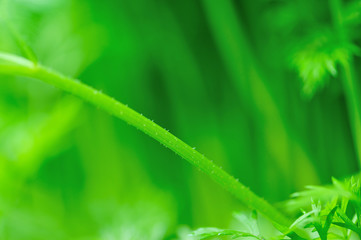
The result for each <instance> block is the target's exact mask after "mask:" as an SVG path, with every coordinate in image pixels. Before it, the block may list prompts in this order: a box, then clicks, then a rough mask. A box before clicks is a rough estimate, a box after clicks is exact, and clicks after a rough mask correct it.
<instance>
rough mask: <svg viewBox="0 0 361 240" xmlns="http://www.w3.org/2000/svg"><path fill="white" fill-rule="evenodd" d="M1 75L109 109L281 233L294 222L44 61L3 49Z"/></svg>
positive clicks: (147, 123) (139, 116) (209, 163)
mask: <svg viewBox="0 0 361 240" xmlns="http://www.w3.org/2000/svg"><path fill="white" fill-rule="evenodd" d="M0 74H6V75H20V76H25V77H31V78H35V79H38V80H41V81H43V82H46V83H48V84H51V85H53V86H55V87H57V88H59V89H62V90H64V91H66V92H69V93H71V94H73V95H75V96H77V97H80V98H81V99H83V100H85V101H87V102H89V103H91V104H93V105H95V106H97V107H99V108H100V109H102V110H104V111H105V112H107V113H109V114H111V115H114V116H116V117H117V118H119V119H121V120H123V121H125V122H127V123H128V124H129V125H131V126H134V127H136V128H137V129H139V130H140V131H142V132H144V133H146V134H147V135H149V136H150V137H152V138H154V139H155V140H157V141H158V142H160V143H161V144H163V145H164V146H165V147H167V148H170V149H171V150H172V151H174V152H175V153H176V154H178V155H179V156H181V157H182V158H184V159H185V160H187V161H188V162H189V163H191V164H192V165H194V166H195V167H196V168H198V169H199V170H201V171H203V172H204V173H205V174H207V175H208V176H209V177H210V178H212V179H213V180H214V181H215V182H217V183H218V184H219V185H221V186H222V187H223V188H224V189H225V190H227V191H229V192H230V193H231V194H233V195H234V196H235V197H236V198H237V199H239V200H240V201H241V202H242V203H243V204H244V205H245V206H246V207H248V208H250V209H256V210H257V211H259V212H260V213H261V214H263V215H264V216H265V217H267V218H268V219H269V220H270V221H272V222H273V223H274V224H275V226H276V227H277V228H278V229H279V230H280V231H281V232H283V233H288V232H289V230H288V227H289V226H290V224H291V221H290V220H289V219H287V218H286V217H285V216H284V215H283V214H282V213H280V212H279V211H278V210H276V209H275V208H274V207H273V206H272V205H271V204H269V203H268V202H267V201H265V200H264V199H262V198H260V197H259V196H257V195H256V194H255V193H253V192H252V191H251V190H249V189H248V188H247V187H246V186H244V185H243V184H242V183H240V182H239V181H238V180H237V179H235V178H234V177H232V176H231V175H229V174H228V173H227V172H225V171H224V170H223V169H221V168H220V167H219V166H217V165H216V164H214V163H213V162H212V161H211V160H209V159H208V158H206V157H205V156H204V155H203V154H201V153H199V152H198V151H196V150H195V149H193V148H192V147H190V146H189V145H187V144H186V143H184V142H183V141H181V140H180V139H178V138H177V137H175V136H174V135H173V134H171V133H169V132H168V131H167V130H165V129H164V128H162V127H160V126H159V125H157V124H156V123H154V122H153V121H151V120H149V119H148V118H146V117H144V116H143V115H142V114H139V113H138V112H136V111H134V110H133V109H131V108H129V107H127V106H126V105H124V104H122V103H120V102H118V101H117V100H115V99H113V98H111V97H109V96H108V95H106V94H104V93H102V92H100V91H98V90H96V89H94V88H92V87H90V86H88V85H85V84H83V83H81V82H80V81H78V80H75V79H72V78H70V77H66V76H64V75H62V74H60V73H58V72H55V71H53V70H51V69H49V68H47V67H44V66H42V65H40V64H34V63H33V62H31V61H29V60H27V59H24V58H22V57H19V56H15V55H12V54H7V53H1V52H0Z"/></svg>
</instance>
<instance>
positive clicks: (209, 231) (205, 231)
mask: <svg viewBox="0 0 361 240" xmlns="http://www.w3.org/2000/svg"><path fill="white" fill-rule="evenodd" d="M225 236H229V237H231V239H237V238H244V237H251V238H255V239H260V240H261V238H259V237H257V236H256V235H253V234H251V233H247V232H241V231H237V230H222V229H217V228H200V229H198V230H196V231H195V232H194V233H193V234H192V237H193V238H194V239H197V240H207V239H212V238H214V237H225Z"/></svg>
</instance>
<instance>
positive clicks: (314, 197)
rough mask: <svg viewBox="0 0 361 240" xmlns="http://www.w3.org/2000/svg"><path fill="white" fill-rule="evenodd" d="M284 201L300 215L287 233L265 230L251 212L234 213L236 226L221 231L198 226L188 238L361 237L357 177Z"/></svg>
mask: <svg viewBox="0 0 361 240" xmlns="http://www.w3.org/2000/svg"><path fill="white" fill-rule="evenodd" d="M291 197H292V198H291V199H290V200H289V201H287V202H285V203H283V205H284V206H286V208H287V209H288V210H289V211H291V212H292V211H293V210H294V209H295V206H297V207H302V208H304V209H308V210H301V215H300V216H299V217H298V218H297V219H296V220H295V221H294V222H293V224H292V225H291V226H290V227H289V234H281V233H280V232H277V231H276V232H275V231H273V234H270V232H268V233H267V232H266V231H265V229H264V225H263V226H262V225H260V221H259V220H260V219H259V217H258V216H257V214H255V213H253V214H252V215H251V217H249V216H247V214H237V215H235V216H236V219H237V221H238V225H236V227H237V226H238V227H239V228H237V229H232V230H221V229H217V228H201V229H198V230H197V231H195V232H193V234H192V236H191V239H194V240H203V239H264V240H266V239H267V240H275V239H314V240H333V239H334V240H336V239H337V240H356V239H361V194H360V180H359V179H358V178H355V177H353V178H350V179H347V180H345V181H339V180H337V179H333V184H332V185H331V186H309V187H307V190H305V191H303V192H299V193H295V194H293V195H292V196H291ZM296 228H298V229H303V230H304V233H305V235H304V236H298V235H296V234H294V233H293V231H294V230H295V229H296Z"/></svg>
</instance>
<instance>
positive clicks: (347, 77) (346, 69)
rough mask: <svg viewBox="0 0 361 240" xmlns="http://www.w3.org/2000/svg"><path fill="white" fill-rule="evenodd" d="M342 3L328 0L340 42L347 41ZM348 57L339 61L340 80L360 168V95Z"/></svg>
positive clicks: (338, 0) (351, 63)
mask: <svg viewBox="0 0 361 240" xmlns="http://www.w3.org/2000/svg"><path fill="white" fill-rule="evenodd" d="M341 10H342V4H341V1H340V0H330V11H331V14H332V18H333V24H334V28H335V32H336V34H337V36H338V38H339V41H340V43H341V44H344V45H346V44H347V43H348V42H349V38H348V36H347V33H346V32H345V31H344V26H343V23H342V12H341ZM349 58H350V59H348V60H346V61H342V62H341V68H342V82H343V88H344V93H345V96H346V102H347V108H348V113H349V119H350V126H351V128H352V135H353V138H354V145H355V150H356V155H357V158H358V161H359V167H360V168H361V97H360V86H359V84H358V81H357V80H356V78H355V69H354V64H353V59H352V56H349Z"/></svg>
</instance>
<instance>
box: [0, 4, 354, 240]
mask: <svg viewBox="0 0 361 240" xmlns="http://www.w3.org/2000/svg"><path fill="white" fill-rule="evenodd" d="M334 3H339V8H334V7H332V6H333V5H332V4H334ZM335 12H336V13H335ZM338 12H339V14H338ZM335 16H338V18H339V19H338V20H337V21H335ZM360 24H361V3H360V1H359V0H347V1H341V0H330V1H326V0H321V1H313V0H295V1H285V0H257V1H239V0H237V1H236V0H232V1H231V0H223V1H212V0H202V1H191V0H189V1H188V0H182V1H180V0H176V1H163V0H161V1H149V0H137V1H134V0H104V1H96V0H0V51H3V52H10V53H14V54H19V55H23V56H25V57H27V58H31V60H38V61H39V62H40V63H42V64H44V65H46V66H49V67H52V68H54V69H56V70H58V71H60V72H62V73H64V74H66V75H70V76H73V77H76V78H79V79H80V80H81V81H84V82H85V83H87V84H89V85H91V86H94V87H95V88H97V89H101V90H102V91H104V92H106V93H107V94H109V95H111V96H113V97H115V98H116V99H119V100H120V101H121V102H124V103H126V104H129V105H130V106H131V107H133V108H134V109H136V110H137V111H139V112H142V113H143V114H144V115H146V116H147V117H149V118H151V119H154V120H155V121H156V122H157V123H159V124H160V125H162V126H163V127H165V128H167V129H170V131H171V132H172V133H174V134H175V135H176V136H178V137H180V138H181V139H184V140H185V141H186V142H187V143H189V144H190V145H192V146H196V147H197V150H199V151H200V152H202V153H204V154H205V155H207V156H208V157H209V158H210V159H213V160H214V161H215V162H216V163H217V164H219V165H221V166H223V168H224V169H225V170H227V171H228V172H230V173H231V174H232V175H234V176H235V177H236V178H239V180H240V181H241V182H242V183H244V184H245V185H247V186H249V187H250V188H251V189H252V190H254V191H255V192H256V193H257V194H259V195H261V196H262V197H264V198H266V199H268V200H270V201H271V202H276V201H283V200H285V199H286V198H287V197H288V196H289V194H291V193H292V192H295V191H299V190H300V189H303V187H304V186H305V185H316V184H328V183H329V179H331V177H332V176H335V177H337V178H341V177H345V176H348V175H351V174H354V173H356V172H357V171H358V170H359V167H358V162H359V160H358V157H357V148H358V147H359V146H357V144H354V138H355V137H354V135H355V134H354V129H353V127H352V124H351V123H350V122H352V121H353V120H352V121H351V120H350V119H351V118H352V116H353V114H352V111H351V110H350V108H349V107H348V105H347V102H348V101H347V92H346V91H345V87H344V84H343V82H344V72H345V69H344V67H343V65H344V64H349V66H351V68H353V72H352V73H353V74H352V76H353V80H354V81H355V82H356V83H358V84H360V77H359V76H360V74H361V73H360V68H359V67H357V66H359V65H360V62H361V61H360V58H359V53H360V50H359V46H360V41H361V38H360V37H361V35H360V34H361V31H360ZM356 90H357V89H356ZM357 91H358V90H357ZM304 95H306V96H307V97H308V100H307V101H306V100H305V98H304ZM350 111H351V112H350ZM360 111H361V110H360ZM332 189H333V188H332ZM332 189H331V190H330V189H329V190H327V188H321V187H314V188H312V189H311V190H310V191H311V192H312V194H311V195H312V196H313V199H314V200H315V203H317V201H316V199H318V196H320V197H326V196H329V195H330V194H331V193H334V189H333V190H332ZM300 196H301V195H300ZM320 200H322V199H320ZM290 203H291V202H290ZM293 204H294V205H293V211H292V213H290V215H292V214H294V216H295V214H296V212H298V210H299V208H300V207H303V208H304V207H305V204H306V206H310V199H307V201H304V202H303V201H298V200H297V201H294V202H293ZM285 206H290V207H291V205H285ZM315 206H316V208H315V209H318V208H317V206H318V205H317V204H316V205H315ZM322 207H324V206H323V205H322ZM281 208H282V207H281ZM322 209H323V208H322ZM326 209H327V211H328V212H327V213H329V212H330V211H331V208H329V207H327V208H326ZM241 210H244V209H243V207H242V206H240V205H239V203H237V202H236V201H235V200H234V199H233V197H232V196H230V195H229V194H228V193H226V192H224V191H223V190H222V189H220V188H219V187H218V186H216V185H215V184H214V183H213V182H212V181H211V180H209V179H208V178H206V177H205V176H203V175H202V174H201V173H199V172H198V171H194V170H193V169H192V167H191V166H188V165H187V164H186V163H184V162H183V161H182V160H181V159H179V158H178V157H177V156H176V155H175V154H173V153H171V152H170V151H168V150H167V149H163V147H162V146H160V145H159V144H157V143H156V142H154V141H153V140H151V139H149V138H148V137H147V136H144V135H142V134H140V133H139V132H137V131H136V130H134V129H132V128H129V127H128V126H127V125H126V124H123V123H121V122H120V121H118V120H116V119H114V118H112V117H111V116H108V115H106V114H104V113H102V112H100V111H99V110H98V109H96V108H93V107H91V106H88V105H87V104H84V103H82V102H81V101H80V100H78V99H75V98H73V97H71V96H68V95H66V94H64V93H62V92H61V91H59V90H57V89H54V88H53V87H50V86H48V85H46V84H43V83H40V82H38V81H36V80H32V79H25V78H21V77H12V76H0V239H11V240H12V239H15V240H16V239H19V240H20V239H27V240H32V239H34V240H35V239H37V240H38V239H89V240H90V239H94V240H95V239H96V240H113V239H114V240H115V239H131V240H138V239H139V240H143V239H151V240H152V239H154V240H156V239H176V238H179V239H187V238H188V237H189V234H190V233H191V230H190V229H197V228H199V227H204V226H216V227H217V229H208V228H207V229H203V230H202V232H198V233H199V234H200V235H201V236H203V237H212V236H214V235H212V234H217V236H216V238H215V239H217V237H219V236H218V234H219V233H220V236H221V235H222V236H223V235H227V236H224V237H228V238H230V236H229V235H231V236H232V234H233V235H234V236H237V234H238V236H241V235H242V232H247V233H250V231H248V230H247V229H246V230H245V229H243V228H242V226H240V225H239V222H238V223H235V224H232V217H231V215H232V212H234V211H237V212H238V211H241ZM307 211H308V210H307ZM310 211H312V210H310ZM322 211H323V210H321V212H320V213H321V215H317V216H320V217H321V218H322V221H321V223H322V224H321V225H322V227H324V226H325V225H324V224H325V222H324V216H326V214H324V212H322ZM306 213H307V212H306ZM311 215H312V214H310V215H308V216H311ZM239 216H244V215H239ZM312 216H313V215H312ZM348 216H349V215H348ZM251 217H252V216H251ZM335 217H336V218H339V220H340V221H339V222H340V223H343V224H347V222H345V221H344V220H345V219H346V218H342V216H340V215H339V212H338V211H336V214H335ZM239 218H242V217H239ZM239 218H238V219H239ZM261 219H262V218H261ZM258 220H259V219H258ZM240 222H241V223H242V222H243V223H245V222H247V220H241V221H240ZM237 224H238V225H237ZM265 225H267V226H265ZM268 225H269V224H268V223H264V225H262V227H261V228H257V229H258V230H262V231H263V232H262V231H261V232H251V233H252V234H254V235H256V236H258V237H259V236H262V237H265V238H269V237H271V236H279V235H280V234H279V232H277V231H274V229H272V228H271V227H269V226H268ZM341 225H342V224H341ZM186 226H187V227H186ZM230 227H231V229H235V230H234V232H231V231H228V230H221V229H228V228H230ZM340 227H341V228H342V226H340ZM348 227H351V226H348ZM264 229H266V230H267V231H264ZM258 230H257V231H258ZM202 234H203V235H202ZM207 234H208V235H207Z"/></svg>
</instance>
